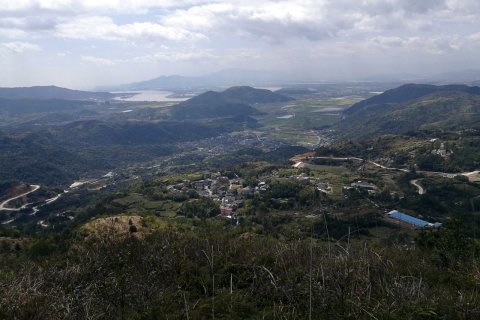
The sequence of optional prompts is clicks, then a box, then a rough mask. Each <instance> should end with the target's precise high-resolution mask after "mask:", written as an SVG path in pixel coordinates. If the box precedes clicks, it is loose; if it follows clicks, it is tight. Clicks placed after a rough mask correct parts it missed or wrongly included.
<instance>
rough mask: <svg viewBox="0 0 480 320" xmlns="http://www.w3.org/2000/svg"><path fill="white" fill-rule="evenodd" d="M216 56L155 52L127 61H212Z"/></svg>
mask: <svg viewBox="0 0 480 320" xmlns="http://www.w3.org/2000/svg"><path fill="white" fill-rule="evenodd" d="M214 58H217V56H215V55H213V54H211V53H209V52H201V51H197V52H157V53H154V54H149V55H144V56H138V57H135V58H132V59H129V61H131V62H140V63H155V62H178V61H192V60H206V59H214Z"/></svg>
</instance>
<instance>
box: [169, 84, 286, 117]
mask: <svg viewBox="0 0 480 320" xmlns="http://www.w3.org/2000/svg"><path fill="white" fill-rule="evenodd" d="M291 100H293V98H290V97H287V96H283V95H281V94H278V93H275V92H272V91H270V90H266V89H255V88H252V87H247V86H240V87H232V88H229V89H227V90H225V91H222V92H215V91H207V92H205V93H202V94H200V95H198V96H195V97H193V98H191V99H189V100H187V101H184V102H182V103H179V104H178V105H175V106H173V107H172V111H171V115H172V117H173V118H174V119H202V118H218V117H238V116H250V115H258V114H261V112H260V111H258V110H257V109H255V108H254V107H252V106H251V105H252V104H256V103H275V102H285V101H291Z"/></svg>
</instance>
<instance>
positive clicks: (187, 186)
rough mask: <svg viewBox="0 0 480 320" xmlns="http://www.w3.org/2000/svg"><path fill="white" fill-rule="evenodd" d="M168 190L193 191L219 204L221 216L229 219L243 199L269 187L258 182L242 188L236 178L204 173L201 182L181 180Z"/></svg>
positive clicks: (262, 182)
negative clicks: (252, 185) (253, 185)
mask: <svg viewBox="0 0 480 320" xmlns="http://www.w3.org/2000/svg"><path fill="white" fill-rule="evenodd" d="M168 189H170V191H172V192H188V191H190V190H195V192H197V193H198V195H199V196H201V197H206V198H209V199H212V200H214V201H217V202H219V203H220V211H221V215H222V216H225V217H228V218H230V217H233V216H235V212H236V210H237V209H238V208H240V207H241V206H242V205H243V202H244V199H245V198H249V197H252V196H253V195H254V194H255V193H256V192H260V193H262V192H266V191H267V190H268V189H269V185H268V184H267V183H266V182H265V181H260V182H259V183H258V184H257V185H256V186H255V187H251V186H243V185H242V183H241V181H240V178H239V177H238V176H236V177H235V178H228V177H226V176H222V175H221V174H220V173H211V172H206V173H204V175H203V179H201V180H196V181H190V180H183V181H182V182H180V183H177V184H175V185H170V186H168Z"/></svg>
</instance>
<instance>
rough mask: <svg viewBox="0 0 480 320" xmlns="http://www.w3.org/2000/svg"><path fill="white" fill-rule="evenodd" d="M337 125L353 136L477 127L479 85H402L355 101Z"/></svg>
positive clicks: (479, 100)
mask: <svg viewBox="0 0 480 320" xmlns="http://www.w3.org/2000/svg"><path fill="white" fill-rule="evenodd" d="M337 127H338V131H339V132H340V133H341V134H344V135H346V136H349V137H352V138H361V137H366V136H373V135H382V134H402V133H406V132H408V131H415V130H418V129H441V130H450V129H452V130H455V129H464V128H480V87H470V86H466V85H446V86H433V85H420V84H408V85H403V86H400V87H398V88H395V89H391V90H388V91H385V92H384V93H382V94H380V95H377V96H374V97H371V98H369V99H366V100H363V101H361V102H358V103H356V104H354V105H353V106H352V107H350V108H349V109H347V110H346V111H345V112H344V119H343V121H341V122H340V123H339V124H338V125H337Z"/></svg>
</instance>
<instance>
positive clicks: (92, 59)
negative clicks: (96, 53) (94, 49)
mask: <svg viewBox="0 0 480 320" xmlns="http://www.w3.org/2000/svg"><path fill="white" fill-rule="evenodd" d="M80 59H81V60H82V61H84V62H88V63H92V64H95V65H97V66H113V65H115V62H114V61H113V60H110V59H105V58H99V57H93V56H82V57H80Z"/></svg>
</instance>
